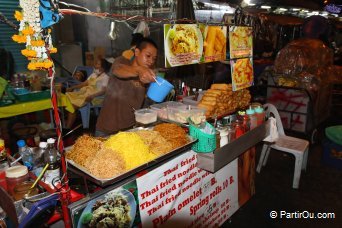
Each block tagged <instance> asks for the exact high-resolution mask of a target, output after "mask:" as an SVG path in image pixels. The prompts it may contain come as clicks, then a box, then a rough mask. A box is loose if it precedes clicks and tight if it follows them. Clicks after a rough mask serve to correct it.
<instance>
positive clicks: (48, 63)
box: [44, 60, 53, 69]
mask: <svg viewBox="0 0 342 228" xmlns="http://www.w3.org/2000/svg"><path fill="white" fill-rule="evenodd" d="M52 65H53V64H52V61H50V60H47V61H45V62H44V68H46V69H49V68H51V67H52Z"/></svg>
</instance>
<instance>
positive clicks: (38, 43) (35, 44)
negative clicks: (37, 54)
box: [31, 40, 45, 47]
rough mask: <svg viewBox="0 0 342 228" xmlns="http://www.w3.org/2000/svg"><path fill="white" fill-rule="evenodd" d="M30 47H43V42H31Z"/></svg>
mask: <svg viewBox="0 0 342 228" xmlns="http://www.w3.org/2000/svg"><path fill="white" fill-rule="evenodd" d="M31 45H32V46H35V47H40V46H44V45H45V42H44V41H43V40H31Z"/></svg>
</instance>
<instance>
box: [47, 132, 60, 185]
mask: <svg viewBox="0 0 342 228" xmlns="http://www.w3.org/2000/svg"><path fill="white" fill-rule="evenodd" d="M57 157H58V153H57V150H56V149H55V139H53V138H49V139H48V140H47V149H46V151H45V153H44V162H45V164H46V163H48V164H49V167H48V168H47V170H46V172H45V175H44V182H45V183H47V184H49V185H50V186H51V187H52V188H53V187H54V184H53V183H55V181H56V180H57V179H58V178H59V177H60V169H59V161H58V159H57Z"/></svg>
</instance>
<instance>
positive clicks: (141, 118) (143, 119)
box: [134, 108, 157, 124]
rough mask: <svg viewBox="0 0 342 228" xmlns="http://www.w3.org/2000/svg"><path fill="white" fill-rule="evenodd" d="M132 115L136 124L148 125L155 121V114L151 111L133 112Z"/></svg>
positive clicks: (145, 109)
mask: <svg viewBox="0 0 342 228" xmlns="http://www.w3.org/2000/svg"><path fill="white" fill-rule="evenodd" d="M134 115H135V121H136V122H138V123H142V124H150V123H154V122H156V121H157V112H156V111H154V110H152V109H148V108H144V109H139V110H136V111H135V112H134Z"/></svg>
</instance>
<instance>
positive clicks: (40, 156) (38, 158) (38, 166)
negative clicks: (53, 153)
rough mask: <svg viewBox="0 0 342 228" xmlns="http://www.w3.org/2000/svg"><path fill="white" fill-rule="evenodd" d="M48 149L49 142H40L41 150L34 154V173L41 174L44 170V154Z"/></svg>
mask: <svg viewBox="0 0 342 228" xmlns="http://www.w3.org/2000/svg"><path fill="white" fill-rule="evenodd" d="M46 149H47V142H40V143H39V150H38V152H37V153H36V154H35V156H34V163H35V165H34V167H33V173H34V174H35V175H36V176H39V174H40V173H41V171H42V170H43V167H44V164H45V163H44V154H45V151H46Z"/></svg>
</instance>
